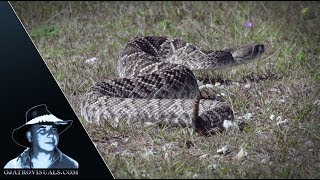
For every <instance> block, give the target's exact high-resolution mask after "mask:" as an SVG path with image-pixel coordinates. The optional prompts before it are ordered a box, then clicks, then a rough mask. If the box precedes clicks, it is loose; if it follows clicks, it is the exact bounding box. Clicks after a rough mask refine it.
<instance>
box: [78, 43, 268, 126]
mask: <svg viewBox="0 0 320 180" xmlns="http://www.w3.org/2000/svg"><path fill="white" fill-rule="evenodd" d="M263 53H264V45H263V44H257V45H247V46H243V47H240V48H234V49H225V50H222V51H206V50H203V49H202V48H200V47H198V46H196V45H193V44H189V43H187V42H185V41H183V40H179V39H172V38H167V37H139V38H135V39H134V40H132V41H131V42H129V43H128V44H127V45H126V47H125V48H124V51H123V52H122V55H121V59H120V60H119V62H118V72H119V76H120V78H119V79H114V80H104V81H102V82H99V83H97V84H95V85H94V86H93V87H91V88H90V89H89V90H88V91H87V92H86V93H85V95H84V97H83V100H82V102H81V115H82V116H83V117H84V119H85V120H86V121H87V122H90V123H98V124H99V123H101V122H102V121H105V122H108V123H110V124H111V125H113V126H116V125H117V124H118V123H119V121H120V120H127V121H130V122H136V121H141V122H159V123H160V124H170V125H176V126H189V125H192V126H193V127H194V128H195V129H196V130H198V131H200V132H203V131H210V130H212V129H214V128H216V127H222V123H223V120H227V119H228V120H232V119H233V111H232V109H231V108H230V106H229V105H228V103H226V102H220V101H216V100H210V99H200V94H201V93H200V91H199V87H198V85H197V80H196V77H195V76H194V74H193V72H192V71H196V70H214V69H219V68H224V67H227V66H234V65H240V64H245V63H249V62H251V61H253V60H254V59H255V58H257V57H259V56H260V55H261V54H263ZM197 105H198V106H197Z"/></svg>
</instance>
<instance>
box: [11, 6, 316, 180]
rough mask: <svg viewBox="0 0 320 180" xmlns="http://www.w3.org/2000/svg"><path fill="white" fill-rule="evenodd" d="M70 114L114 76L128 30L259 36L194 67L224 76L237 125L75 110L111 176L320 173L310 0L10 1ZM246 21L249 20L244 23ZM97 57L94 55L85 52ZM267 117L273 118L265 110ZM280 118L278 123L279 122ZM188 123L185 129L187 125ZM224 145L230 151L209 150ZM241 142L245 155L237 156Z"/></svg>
mask: <svg viewBox="0 0 320 180" xmlns="http://www.w3.org/2000/svg"><path fill="white" fill-rule="evenodd" d="M11 4H12V6H13V8H14V9H15V11H16V13H17V14H18V16H19V17H20V19H21V21H22V23H23V24H24V26H25V28H26V30H27V31H28V33H29V34H30V36H31V38H32V40H33V41H34V43H35V45H36V47H37V48H38V50H39V52H40V54H41V55H42V57H43V58H44V61H45V62H46V63H47V65H48V67H49V69H50V70H51V72H52V74H53V75H54V77H55V79H56V80H57V82H58V84H59V86H60V87H61V89H62V90H63V92H64V93H65V95H66V97H67V98H68V100H69V102H70V104H71V105H72V107H73V108H74V110H75V112H76V113H77V114H80V113H79V98H80V96H81V94H82V93H83V92H85V91H86V89H88V88H89V87H90V86H91V85H92V84H93V83H94V82H96V81H99V80H101V79H104V78H107V79H112V78H116V77H117V70H116V65H117V59H118V58H119V56H120V53H121V50H122V49H123V47H124V46H125V44H126V43H127V42H128V41H129V40H131V39H133V38H134V37H136V36H141V35H159V36H169V37H177V38H181V39H184V40H186V41H188V42H191V43H194V44H197V45H199V46H202V47H204V48H206V49H214V50H219V49H224V48H229V47H234V46H239V45H242V44H248V43H258V42H262V43H264V44H265V46H266V50H267V52H266V53H265V55H263V56H262V58H260V59H259V60H257V61H255V62H254V63H251V64H248V65H242V66H239V67H234V68H227V69H223V70H216V71H210V72H203V73H198V74H197V76H198V77H199V78H202V79H207V80H208V82H211V83H213V84H214V83H215V82H217V81H219V82H224V81H226V80H228V81H232V82H238V85H226V84H222V85H220V86H217V91H219V92H224V93H225V94H226V95H227V97H226V99H227V100H229V101H230V103H231V104H232V106H233V109H234V111H235V115H236V116H237V117H241V116H244V115H246V114H247V115H248V113H251V115H252V117H251V118H249V119H247V122H248V125H247V126H245V129H244V130H243V131H242V132H238V131H226V132H223V133H221V134H217V135H215V136H212V137H203V136H199V135H197V134H195V133H193V131H192V130H191V129H181V128H180V129H179V128H178V129H173V128H166V127H155V126H146V125H142V124H132V125H126V124H121V125H120V127H119V128H117V129H112V128H110V127H107V126H100V127H97V126H92V125H89V124H86V123H85V122H83V120H82V119H81V121H82V123H83V125H84V127H85V128H86V130H87V132H88V133H89V135H90V137H91V138H92V140H93V142H94V143H95V144H96V147H97V148H98V150H99V152H100V154H101V155H102V157H103V158H104V160H105V162H106V163H107V166H108V168H109V169H110V170H111V172H112V173H113V175H114V177H115V178H320V174H319V172H320V152H319V150H320V143H319V141H320V131H319V130H320V125H319V123H318V120H319V115H320V114H319V112H320V108H319V106H320V103H319V102H318V101H319V100H320V93H319V92H320V91H319V81H320V71H319V69H320V60H319V52H320V48H319V47H320V46H319V42H320V33H319V28H320V27H319V23H318V22H319V20H320V19H319V18H320V14H319V9H320V3H318V2H11ZM247 21H251V22H253V28H251V29H248V28H246V27H244V23H245V22H247ZM91 58H96V59H97V60H96V61H95V62H94V63H88V62H86V60H88V59H91ZM271 116H274V118H271ZM280 118H281V119H282V120H285V119H286V120H287V125H286V126H285V127H283V128H280V127H279V126H278V125H277V122H278V121H279V120H280ZM190 132H191V133H190ZM223 146H227V147H228V148H229V150H230V153H229V154H226V155H220V154H218V153H217V149H220V148H222V147H223ZM241 149H244V150H245V151H246V152H247V155H246V156H243V157H241V158H237V154H238V153H239V152H240V150H241Z"/></svg>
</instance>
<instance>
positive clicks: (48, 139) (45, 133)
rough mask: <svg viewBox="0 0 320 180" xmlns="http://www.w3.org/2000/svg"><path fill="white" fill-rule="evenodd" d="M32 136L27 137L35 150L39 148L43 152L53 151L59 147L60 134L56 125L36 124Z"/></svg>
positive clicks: (32, 128) (30, 132)
mask: <svg viewBox="0 0 320 180" xmlns="http://www.w3.org/2000/svg"><path fill="white" fill-rule="evenodd" d="M28 133H29V134H30V137H29V135H27V137H28V139H30V140H29V141H30V142H31V144H32V146H33V147H34V148H39V149H40V150H43V151H52V150H53V149H54V148H55V147H57V146H58V142H59V134H58V130H57V127H56V126H55V125H41V124H35V125H33V126H32V127H31V129H30V131H28Z"/></svg>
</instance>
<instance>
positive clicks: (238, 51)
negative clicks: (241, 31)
mask: <svg viewBox="0 0 320 180" xmlns="http://www.w3.org/2000/svg"><path fill="white" fill-rule="evenodd" d="M230 52H231V54H232V57H233V58H234V60H235V61H236V62H237V64H246V63H249V62H251V61H253V60H254V59H256V58H258V57H259V56H261V55H262V54H263V53H264V52H265V48H264V45H263V44H254V45H246V46H242V47H240V48H235V49H230Z"/></svg>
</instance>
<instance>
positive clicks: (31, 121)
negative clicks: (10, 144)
mask: <svg viewBox="0 0 320 180" xmlns="http://www.w3.org/2000/svg"><path fill="white" fill-rule="evenodd" d="M72 122H73V121H72V120H62V119H59V118H57V117H56V116H54V115H53V114H51V113H50V111H49V110H48V109H47V106H46V105H45V104H40V105H37V106H34V107H32V108H30V109H29V110H28V111H27V112H26V124H24V125H22V126H20V127H19V128H17V129H15V130H13V132H12V138H13V140H14V141H15V142H16V143H17V144H19V145H20V146H23V147H30V142H29V141H28V139H27V136H26V133H27V131H29V130H30V128H31V126H32V125H35V124H43V125H56V127H57V130H58V133H59V134H61V133H63V132H64V131H65V130H66V129H67V128H69V127H70V126H71V124H72Z"/></svg>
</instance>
